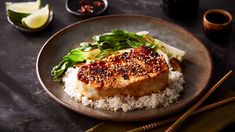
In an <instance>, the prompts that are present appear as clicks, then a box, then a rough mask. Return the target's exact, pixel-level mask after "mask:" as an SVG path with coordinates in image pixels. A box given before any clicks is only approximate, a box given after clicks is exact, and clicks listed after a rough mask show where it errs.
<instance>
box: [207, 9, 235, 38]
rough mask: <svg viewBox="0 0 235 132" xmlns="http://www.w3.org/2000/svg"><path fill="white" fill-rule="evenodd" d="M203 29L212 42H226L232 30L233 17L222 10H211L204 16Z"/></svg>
mask: <svg viewBox="0 0 235 132" xmlns="http://www.w3.org/2000/svg"><path fill="white" fill-rule="evenodd" d="M203 29H204V32H205V34H206V36H207V37H209V38H210V39H212V40H225V39H227V38H228V36H229V34H230V32H231V29H232V15H231V14H230V13H229V12H228V11H225V10H222V9H211V10H208V11H206V12H205V13H204V15H203Z"/></svg>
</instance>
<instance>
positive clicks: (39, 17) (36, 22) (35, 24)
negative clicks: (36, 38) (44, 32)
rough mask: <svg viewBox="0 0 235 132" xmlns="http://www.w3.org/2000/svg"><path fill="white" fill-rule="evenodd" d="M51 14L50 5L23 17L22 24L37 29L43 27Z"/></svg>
mask: <svg viewBox="0 0 235 132" xmlns="http://www.w3.org/2000/svg"><path fill="white" fill-rule="evenodd" d="M49 16H50V10H49V5H48V4H47V5H46V6H45V7H43V8H41V9H40V10H37V11H35V12H33V13H32V14H30V15H29V16H27V17H25V18H23V19H22V24H23V25H24V26H26V27H28V28H30V29H37V28H41V27H43V26H44V25H45V24H46V23H47V21H48V19H49Z"/></svg>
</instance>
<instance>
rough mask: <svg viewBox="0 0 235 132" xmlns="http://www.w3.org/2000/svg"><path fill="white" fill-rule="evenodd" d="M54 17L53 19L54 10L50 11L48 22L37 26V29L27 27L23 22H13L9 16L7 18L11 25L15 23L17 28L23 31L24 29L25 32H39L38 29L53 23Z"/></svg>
mask: <svg viewBox="0 0 235 132" xmlns="http://www.w3.org/2000/svg"><path fill="white" fill-rule="evenodd" d="M52 19H53V11H50V16H49V19H48V20H47V23H46V24H45V25H44V26H42V27H40V28H37V29H30V28H27V27H25V26H23V25H22V24H19V23H14V22H12V21H11V20H10V18H9V17H7V20H8V22H9V23H10V24H11V25H13V26H14V27H15V28H17V29H19V30H21V31H24V32H38V31H41V30H43V29H44V28H45V27H47V26H48V25H49V24H50V23H51V21H52Z"/></svg>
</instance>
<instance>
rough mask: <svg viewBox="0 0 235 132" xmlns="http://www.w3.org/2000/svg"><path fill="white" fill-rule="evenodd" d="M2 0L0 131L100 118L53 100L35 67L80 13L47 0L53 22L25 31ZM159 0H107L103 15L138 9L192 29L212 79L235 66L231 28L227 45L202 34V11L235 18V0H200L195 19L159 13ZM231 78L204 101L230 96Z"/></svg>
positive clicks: (60, 127)
mask: <svg viewBox="0 0 235 132" xmlns="http://www.w3.org/2000/svg"><path fill="white" fill-rule="evenodd" d="M9 1H10V0H9ZM11 1H13V0H11ZM15 1H19V0H15ZM25 1H27V0H25ZM5 2H6V0H1V1H0V12H1V15H0V131H57V132H60V131H61V132H62V131H72V132H73V131H84V130H86V129H88V128H90V127H92V126H93V125H95V124H97V123H99V122H101V121H100V120H96V119H93V118H89V117H86V116H83V115H81V114H78V113H74V112H72V111H71V110H68V109H66V108H65V107H63V106H61V105H59V104H58V103H57V102H55V101H54V100H53V99H51V98H50V97H49V96H48V95H47V94H46V92H45V91H44V90H43V88H42V87H41V86H40V84H39V81H38V79H37V76H36V71H35V63H36V57H37V54H38V52H39V50H40V48H41V47H42V45H43V44H44V43H45V41H46V40H47V39H48V38H49V37H50V36H51V35H53V34H54V33H55V32H57V31H58V30H60V29H62V28H64V27H65V26H67V25H69V24H72V23H74V22H77V21H80V20H83V19H84V18H79V17H77V16H74V15H71V14H69V13H68V12H67V11H66V9H65V2H66V1H65V0H51V1H49V2H48V3H49V4H50V7H51V10H52V11H53V12H54V19H53V21H52V23H51V24H50V25H49V26H48V27H47V28H46V29H45V30H43V31H41V32H38V33H25V32H21V31H19V30H17V29H16V28H14V27H13V26H12V25H11V24H9V23H8V21H7V19H6V13H5V4H4V3H5ZM43 3H47V1H43ZM160 3H161V0H109V7H108V9H107V11H106V12H105V13H104V14H103V15H110V14H138V15H146V16H152V17H159V18H163V19H165V20H168V21H171V22H173V23H176V24H178V25H180V26H183V27H185V28H186V29H187V30H189V31H190V32H192V33H193V34H194V35H195V36H196V37H198V38H199V39H200V40H201V41H202V42H203V43H204V44H205V46H206V47H207V48H208V49H209V51H210V53H211V56H212V59H213V62H214V72H213V77H212V81H211V83H212V84H213V82H215V81H217V80H218V79H219V78H221V76H222V75H223V74H225V72H227V71H228V70H229V69H232V70H233V71H235V28H233V29H232V33H231V35H230V37H229V40H228V41H227V42H224V44H227V46H219V45H218V43H217V42H212V41H211V40H210V39H208V38H207V37H206V36H205V35H204V33H203V30H202V24H201V20H202V15H203V13H204V12H205V11H206V10H208V9H211V8H222V9H226V10H228V11H229V12H230V13H231V14H232V15H233V18H235V1H234V0H201V1H200V5H199V11H198V14H197V16H196V17H195V19H193V20H179V19H178V20H177V19H171V18H169V17H168V16H166V15H165V14H163V13H162V10H161V8H160ZM234 26H235V21H234V20H233V27H234ZM202 59H203V58H202ZM234 77H235V75H234V74H233V75H232V77H231V78H230V79H228V80H227V81H226V82H225V83H224V84H223V86H221V88H220V89H219V90H217V91H216V92H215V93H214V94H213V95H212V96H211V97H210V98H209V99H208V100H207V102H208V103H209V102H212V101H215V100H216V99H217V98H219V97H229V96H234V95H235V94H234V93H235V87H234V86H235V85H234V83H235V78H234ZM232 126H233V124H231V125H230V126H228V128H226V129H225V130H229V128H231V127H232Z"/></svg>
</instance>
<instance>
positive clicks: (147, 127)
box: [128, 70, 235, 132]
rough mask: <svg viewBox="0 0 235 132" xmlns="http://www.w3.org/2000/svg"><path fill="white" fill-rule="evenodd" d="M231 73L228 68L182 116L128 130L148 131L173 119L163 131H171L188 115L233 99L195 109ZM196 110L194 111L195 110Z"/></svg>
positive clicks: (135, 131)
mask: <svg viewBox="0 0 235 132" xmlns="http://www.w3.org/2000/svg"><path fill="white" fill-rule="evenodd" d="M231 74H232V70H230V71H229V72H228V73H227V74H226V75H225V76H224V77H223V78H221V79H220V80H219V81H218V82H217V83H216V84H215V85H214V86H213V87H212V88H211V89H210V90H209V91H208V92H207V93H206V94H205V95H204V96H203V97H202V98H201V99H200V100H199V101H198V102H197V103H196V104H194V105H193V106H192V107H191V108H190V109H189V110H187V111H186V112H185V113H184V114H183V115H182V116H180V117H178V116H176V117H173V118H170V119H167V120H163V121H159V122H154V123H150V124H147V125H144V126H141V127H138V128H135V129H133V130H130V131H128V132H141V131H148V130H151V129H154V128H156V127H159V126H162V125H165V124H167V123H170V122H173V121H175V122H174V123H173V124H172V125H171V126H170V127H169V128H168V129H167V130H166V131H165V132H173V131H176V129H177V128H178V127H179V126H180V125H181V123H183V121H184V120H185V119H186V118H187V117H188V116H190V115H195V114H198V113H201V112H203V111H206V110H210V109H212V108H216V107H218V106H221V105H224V104H227V103H229V102H232V101H235V97H231V98H229V99H225V100H222V101H219V102H216V103H213V104H210V105H207V106H204V107H202V108H199V109H198V110H196V109H197V108H198V107H199V105H200V104H202V103H203V102H204V101H205V100H206V99H207V98H208V97H209V96H210V95H211V94H212V93H213V92H214V91H215V90H216V89H217V88H218V87H219V86H220V85H221V84H222V83H223V82H224V81H225V80H226V79H227V78H228V77H229V76H230V75H231ZM195 110H196V111H195Z"/></svg>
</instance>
